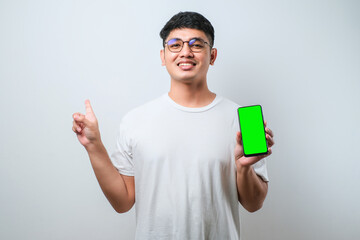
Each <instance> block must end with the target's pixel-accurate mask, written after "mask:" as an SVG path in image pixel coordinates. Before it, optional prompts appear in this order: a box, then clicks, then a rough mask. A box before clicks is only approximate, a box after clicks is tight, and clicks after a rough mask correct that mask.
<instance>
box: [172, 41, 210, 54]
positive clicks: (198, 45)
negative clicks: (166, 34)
mask: <svg viewBox="0 0 360 240" xmlns="http://www.w3.org/2000/svg"><path fill="white" fill-rule="evenodd" d="M186 42H187V43H188V44H189V47H190V50H191V52H201V51H203V50H204V48H205V44H207V45H209V46H210V48H211V47H212V46H211V45H210V44H209V43H207V42H205V41H204V40H202V39H201V38H193V39H191V40H190V41H183V40H181V39H179V38H173V39H170V40H169V41H167V42H165V44H166V45H167V46H168V49H169V51H170V52H173V53H178V52H180V51H181V50H182V48H183V47H184V43H186Z"/></svg>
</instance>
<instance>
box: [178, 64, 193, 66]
mask: <svg viewBox="0 0 360 240" xmlns="http://www.w3.org/2000/svg"><path fill="white" fill-rule="evenodd" d="M179 66H192V64H191V63H180V64H179Z"/></svg>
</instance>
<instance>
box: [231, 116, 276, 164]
mask: <svg viewBox="0 0 360 240" xmlns="http://www.w3.org/2000/svg"><path fill="white" fill-rule="evenodd" d="M266 125H267V122H266V121H264V126H265V133H266V142H267V144H268V153H267V154H265V155H259V156H253V157H245V156H244V150H243V146H242V142H241V134H240V132H237V133H236V146H235V151H234V154H235V162H236V167H237V169H240V168H241V167H250V166H251V165H253V164H254V163H256V162H258V161H260V160H261V159H263V158H265V157H268V156H270V155H271V153H272V151H271V147H272V146H273V145H274V139H273V138H274V134H273V131H271V129H270V128H267V127H266Z"/></svg>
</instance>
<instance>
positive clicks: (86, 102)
mask: <svg viewBox="0 0 360 240" xmlns="http://www.w3.org/2000/svg"><path fill="white" fill-rule="evenodd" d="M85 110H86V113H94V111H93V109H92V107H91V104H90V101H89V99H86V100H85Z"/></svg>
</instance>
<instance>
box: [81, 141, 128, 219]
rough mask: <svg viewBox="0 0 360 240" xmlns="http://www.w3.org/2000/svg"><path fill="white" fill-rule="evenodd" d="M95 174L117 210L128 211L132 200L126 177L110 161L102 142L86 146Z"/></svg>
mask: <svg viewBox="0 0 360 240" xmlns="http://www.w3.org/2000/svg"><path fill="white" fill-rule="evenodd" d="M86 150H87V152H88V154H89V158H90V162H91V165H92V167H93V170H94V173H95V176H96V178H97V180H98V182H99V185H100V187H101V189H102V191H103V193H104V194H105V196H106V198H107V199H108V201H109V202H110V204H111V205H112V206H113V208H114V209H115V210H116V211H117V212H119V213H120V212H126V211H128V210H129V209H130V208H131V207H132V205H133V204H132V201H131V199H129V194H128V191H127V189H126V185H125V182H124V179H123V178H122V176H121V174H120V173H119V172H118V171H117V169H116V168H115V167H114V166H113V164H112V163H111V161H110V157H109V155H108V153H107V151H106V149H105V147H104V145H103V144H102V143H101V142H100V143H99V144H96V145H95V144H94V145H90V146H88V147H86Z"/></svg>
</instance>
